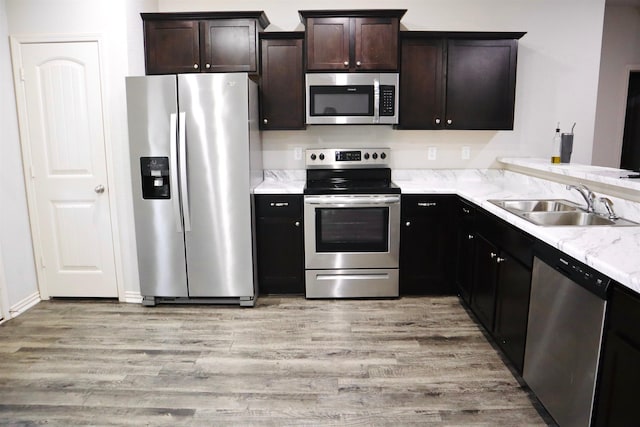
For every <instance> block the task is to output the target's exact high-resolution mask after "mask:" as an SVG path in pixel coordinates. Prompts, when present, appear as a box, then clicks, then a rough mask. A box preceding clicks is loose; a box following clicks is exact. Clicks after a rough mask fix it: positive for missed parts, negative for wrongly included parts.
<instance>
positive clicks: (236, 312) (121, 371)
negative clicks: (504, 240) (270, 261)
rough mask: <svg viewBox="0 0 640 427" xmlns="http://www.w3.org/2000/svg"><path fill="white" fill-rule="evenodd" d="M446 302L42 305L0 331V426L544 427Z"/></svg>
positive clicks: (463, 314) (523, 393) (470, 325)
mask: <svg viewBox="0 0 640 427" xmlns="http://www.w3.org/2000/svg"><path fill="white" fill-rule="evenodd" d="M537 406H539V403H537V401H536V400H535V398H532V397H531V393H530V391H529V390H528V389H527V388H526V386H523V385H521V384H519V383H518V381H517V380H516V378H515V377H514V376H513V375H512V373H511V371H510V369H509V368H508V367H507V366H506V365H505V363H504V361H503V360H502V358H501V356H500V354H499V352H498V351H497V350H496V349H495V348H494V347H492V345H491V344H489V342H488V341H487V340H486V338H485V336H484V335H483V333H482V332H481V330H480V328H479V326H477V325H476V324H475V323H474V322H473V321H472V320H471V318H470V317H469V314H468V313H467V311H466V310H465V309H464V308H463V307H462V306H461V305H460V303H459V301H458V299H457V298H454V297H437V298H430V297H429V298H426V297H425V298H401V299H397V300H305V299H304V298H303V297H285V298H277V297H261V298H260V299H259V300H258V303H257V305H256V307H254V308H239V307H225V306H205V305H198V306H194V305H188V306H185V305H159V306H156V307H142V306H140V305H136V304H121V303H117V302H112V301H106V302H104V301H102V302H101V301H69V300H62V301H60V300H54V301H47V302H42V303H40V304H38V305H37V306H36V307H34V308H32V309H31V310H29V311H28V312H26V313H24V314H22V315H21V316H19V317H17V318H15V319H12V320H10V321H8V322H6V323H5V324H3V325H0V425H34V424H47V425H61V426H70V425H136V426H140V425H149V426H161V425H166V426H182V425H196V426H224V425H238V426H289V425H290V426H306V425H312V426H327V425H355V426H394V427H397V426H407V425H420V426H425V425H427V426H428V425H485V426H524V425H530V426H541V425H547V424H548V423H547V422H546V421H545V419H547V418H546V417H547V416H545V415H540V413H539V412H538V411H537V410H536V407H537Z"/></svg>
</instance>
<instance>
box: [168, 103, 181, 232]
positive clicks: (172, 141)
mask: <svg viewBox="0 0 640 427" xmlns="http://www.w3.org/2000/svg"><path fill="white" fill-rule="evenodd" d="M177 125H178V123H177V115H176V114H175V113H171V116H170V119H169V129H170V130H169V132H170V133H171V135H170V136H169V145H170V147H169V149H170V150H171V152H170V154H171V157H170V158H169V161H170V162H171V163H170V165H169V170H170V171H171V172H170V175H169V182H170V188H173V189H177V188H178V146H177V141H176V138H177V135H178V127H177ZM173 193H174V194H173V197H172V203H171V205H172V207H173V217H174V218H175V221H176V231H177V232H179V233H182V216H181V214H180V196H179V194H178V192H177V191H175V190H173Z"/></svg>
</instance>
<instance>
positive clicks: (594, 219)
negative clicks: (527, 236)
mask: <svg viewBox="0 0 640 427" xmlns="http://www.w3.org/2000/svg"><path fill="white" fill-rule="evenodd" d="M522 217H523V218H524V219H528V220H529V221H531V222H534V223H536V224H538V225H615V224H616V222H615V221H613V220H611V219H609V218H606V217H603V216H600V215H598V214H594V213H588V212H525V213H523V214H522Z"/></svg>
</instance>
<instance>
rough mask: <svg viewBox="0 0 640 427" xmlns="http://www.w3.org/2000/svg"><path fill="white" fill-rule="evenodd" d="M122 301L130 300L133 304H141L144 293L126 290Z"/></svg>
mask: <svg viewBox="0 0 640 427" xmlns="http://www.w3.org/2000/svg"><path fill="white" fill-rule="evenodd" d="M120 301H122V302H128V303H131V304H141V303H142V295H140V292H133V291H125V293H124V298H123V299H121V300H120Z"/></svg>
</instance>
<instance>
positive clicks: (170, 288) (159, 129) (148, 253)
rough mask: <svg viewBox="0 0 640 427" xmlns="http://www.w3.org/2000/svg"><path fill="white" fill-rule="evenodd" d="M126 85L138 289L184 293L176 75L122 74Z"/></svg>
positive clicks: (163, 294) (156, 293)
mask: <svg viewBox="0 0 640 427" xmlns="http://www.w3.org/2000/svg"><path fill="white" fill-rule="evenodd" d="M126 87H127V115H128V122H129V151H130V155H131V158H130V162H131V179H132V186H133V188H132V190H133V208H134V216H135V225H136V245H137V249H138V271H139V276H140V292H141V294H142V296H157V297H186V296H187V295H188V293H187V274H186V269H185V250H184V232H183V225H182V217H181V211H180V197H179V190H178V187H179V185H178V184H179V183H178V179H177V176H178V175H177V173H178V168H177V165H178V159H177V155H176V154H177V126H178V104H177V99H178V98H177V83H176V77H175V76H143V77H127V79H126ZM143 188H144V192H143Z"/></svg>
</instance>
